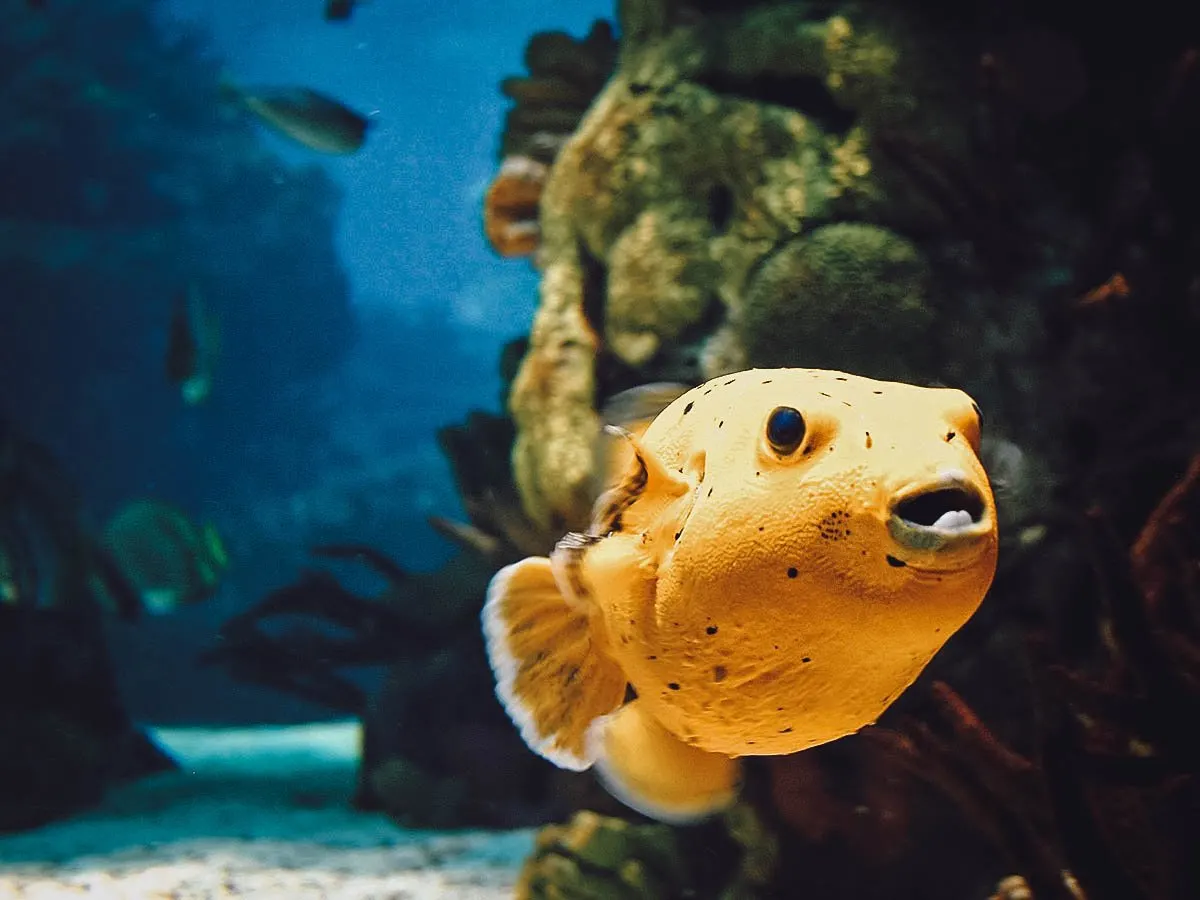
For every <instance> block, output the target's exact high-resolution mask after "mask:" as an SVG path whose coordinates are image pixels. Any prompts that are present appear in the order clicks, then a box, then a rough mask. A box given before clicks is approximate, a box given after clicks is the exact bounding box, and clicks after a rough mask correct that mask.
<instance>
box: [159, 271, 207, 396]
mask: <svg viewBox="0 0 1200 900" xmlns="http://www.w3.org/2000/svg"><path fill="white" fill-rule="evenodd" d="M219 352H220V329H219V326H218V323H217V319H216V317H215V316H214V315H213V314H212V313H211V312H210V311H209V310H208V308H207V306H206V304H205V303H204V298H203V296H202V295H201V292H200V289H199V288H198V287H197V286H196V285H195V284H189V285H188V287H187V288H186V289H185V290H183V291H181V292H180V294H179V295H178V296H177V297H176V298H175V303H174V306H173V307H172V310H171V324H170V327H169V330H168V333H167V350H166V358H165V360H164V369H165V372H166V376H167V380H168V381H169V382H170V383H171V384H174V385H176V386H178V388H179V391H180V394H181V395H182V397H183V400H184V402H185V403H187V404H189V405H195V404H198V403H202V402H204V401H205V400H207V399H208V396H209V394H210V393H211V392H212V379H213V372H214V369H215V367H216V362H217V356H218V354H219Z"/></svg>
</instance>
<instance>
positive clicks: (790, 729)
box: [779, 725, 792, 734]
mask: <svg viewBox="0 0 1200 900" xmlns="http://www.w3.org/2000/svg"><path fill="white" fill-rule="evenodd" d="M779 733H780V734H791V733H792V726H791V725H789V726H788V727H787V728H784V729H782V730H781V731H780V732H779Z"/></svg>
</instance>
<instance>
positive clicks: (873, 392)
mask: <svg viewBox="0 0 1200 900" xmlns="http://www.w3.org/2000/svg"><path fill="white" fill-rule="evenodd" d="M871 393H872V394H876V395H879V394H882V393H883V391H871Z"/></svg>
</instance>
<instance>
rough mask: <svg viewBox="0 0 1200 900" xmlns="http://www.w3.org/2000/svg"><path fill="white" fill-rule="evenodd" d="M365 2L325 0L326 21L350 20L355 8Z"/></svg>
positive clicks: (361, 0)
mask: <svg viewBox="0 0 1200 900" xmlns="http://www.w3.org/2000/svg"><path fill="white" fill-rule="evenodd" d="M363 2H364V0H325V21H327V22H345V21H348V20H349V18H350V16H351V15H352V14H353V13H354V10H355V8H356V7H359V6H362V5H363Z"/></svg>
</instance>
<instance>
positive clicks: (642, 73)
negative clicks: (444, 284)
mask: <svg viewBox="0 0 1200 900" xmlns="http://www.w3.org/2000/svg"><path fill="white" fill-rule="evenodd" d="M620 15H621V22H620V29H619V31H620V34H621V35H622V40H621V45H620V51H619V54H618V57H617V65H616V69H615V71H614V73H613V75H612V77H611V78H610V79H609V81H608V83H607V85H606V86H605V87H604V88H603V90H602V91H601V92H600V94H599V96H598V97H596V99H595V101H594V102H593V103H592V105H591V106H590V108H589V109H588V111H587V113H586V114H585V115H584V117H583V119H582V121H581V122H580V124H579V128H578V129H577V130H576V131H575V133H574V134H573V135H572V136H571V137H570V138H569V139H568V140H567V142H566V143H565V145H564V146H563V147H562V150H561V152H560V153H559V154H558V156H557V157H556V159H555V160H554V163H553V165H552V166H551V168H550V170H549V173H548V175H547V178H546V182H545V186H544V190H543V193H542V196H541V199H540V223H539V224H540V231H541V246H540V249H539V263H540V265H541V266H542V267H543V279H542V284H541V288H540V292H541V303H540V307H539V310H538V312H537V314H536V317H535V320H534V324H533V335H532V338H531V341H530V347H529V350H528V353H527V354H526V356H525V359H524V360H523V362H522V365H521V369H520V371H519V372H518V375H517V377H516V379H515V381H514V384H513V389H512V392H511V394H510V398H509V406H510V409H511V411H512V413H513V417H514V420H515V422H516V426H517V439H516V442H515V444H514V449H513V467H514V472H515V480H516V483H517V486H518V488H519V490H520V493H521V497H522V501H523V504H524V507H525V511H526V513H527V514H528V515H529V516H530V518H531V519H533V520H534V521H535V522H538V523H539V524H542V525H548V524H550V523H554V522H557V523H562V524H564V525H572V524H574V525H578V524H580V523H581V522H583V521H586V517H587V513H588V510H589V508H590V502H591V498H592V485H593V481H594V469H595V460H594V444H595V439H596V433H597V429H598V427H599V424H600V423H599V419H598V418H597V416H596V413H595V408H596V405H597V401H598V400H599V401H602V400H603V396H604V395H605V393H606V392H607V385H606V384H605V383H604V379H603V377H602V375H601V374H600V369H601V368H603V365H604V364H605V361H606V360H610V361H612V363H613V364H615V365H616V366H618V367H619V368H620V369H621V371H624V372H628V373H632V374H633V375H638V376H641V377H643V378H644V379H646V380H649V379H653V378H661V377H662V371H661V370H662V369H663V368H670V369H671V377H674V378H678V377H680V375H683V376H685V377H690V378H692V379H693V380H696V381H699V380H703V379H704V378H707V377H713V376H715V375H717V374H720V372H721V371H726V370H728V369H729V368H744V367H746V366H755V365H818V364H821V363H817V362H815V361H814V360H813V359H812V358H811V357H808V356H805V348H809V347H811V348H825V347H828V346H831V345H836V344H837V343H840V342H839V341H837V339H838V338H839V337H844V335H845V329H844V326H843V324H842V323H843V322H844V320H845V318H846V317H847V316H849V315H854V316H858V315H859V314H860V313H861V314H863V315H865V316H870V317H871V319H870V321H869V322H867V323H865V324H864V325H863V326H862V327H863V334H864V335H866V336H868V337H870V340H869V341H867V344H868V345H869V346H863V347H859V348H856V349H857V350H859V351H861V357H862V358H863V359H864V360H867V361H868V363H869V364H867V365H865V366H860V369H861V370H862V371H864V372H865V373H869V374H879V375H884V376H892V377H899V376H901V375H905V374H909V373H912V372H924V371H925V370H926V366H925V364H924V360H922V359H919V358H917V359H910V358H909V357H908V354H910V353H916V354H918V355H919V354H921V353H923V352H925V351H924V350H923V348H922V345H923V341H922V340H921V338H922V337H923V335H924V331H925V329H927V328H928V327H929V325H930V321H931V318H932V315H933V311H932V310H931V309H930V308H929V307H928V305H927V301H928V299H929V297H928V293H929V292H930V291H931V290H932V281H933V279H932V278H931V274H930V267H929V264H928V262H926V261H925V260H924V258H923V255H922V250H921V249H920V247H919V246H918V245H917V243H916V242H915V241H914V240H913V239H911V238H909V237H907V236H906V235H907V234H915V233H920V234H922V235H928V234H931V233H932V234H936V233H939V232H940V231H945V230H947V229H948V227H949V225H950V219H949V218H948V216H947V214H946V212H945V210H944V209H943V208H942V207H941V205H940V204H939V203H938V202H936V200H934V199H931V196H930V194H929V191H928V190H926V189H925V186H924V184H923V183H922V182H921V181H920V179H914V178H913V177H912V175H911V171H910V168H911V167H909V166H907V165H902V164H898V163H897V162H896V161H895V158H894V156H895V155H894V154H892V155H889V154H888V153H885V152H883V149H882V148H884V147H890V146H892V145H893V144H895V143H896V142H897V140H898V139H897V136H900V138H904V137H906V136H911V137H912V138H913V140H916V139H917V138H918V137H919V143H920V146H921V147H922V149H923V150H925V151H927V152H928V153H929V154H931V155H933V156H935V157H936V158H938V159H941V158H957V157H959V156H961V155H962V153H963V150H964V147H965V146H966V143H967V141H966V131H965V126H964V124H963V123H964V122H965V121H967V119H968V118H969V117H968V116H966V115H965V114H964V113H963V111H962V110H963V107H964V105H965V104H964V102H963V101H962V100H961V99H960V98H959V96H958V94H957V91H958V90H959V86H960V85H961V84H963V80H962V79H961V78H959V77H957V75H958V70H957V69H956V66H957V65H958V61H959V57H958V55H957V54H956V53H955V52H953V48H952V47H948V46H943V45H942V44H940V43H938V40H937V39H936V38H935V37H926V36H925V35H924V32H923V31H922V30H921V29H920V28H919V27H917V24H916V23H914V22H912V21H910V20H908V19H905V18H903V17H900V16H897V15H896V14H895V13H894V12H892V11H888V10H882V9H878V8H876V7H867V6H855V5H846V6H844V7H842V8H840V9H839V10H838V11H837V12H836V13H835V14H834V15H832V16H828V17H827V18H819V17H817V16H816V15H815V14H814V13H813V11H812V10H810V9H809V8H808V7H806V6H802V5H800V4H771V5H761V6H756V7H752V8H750V9H749V10H745V11H741V12H736V13H731V14H711V15H708V16H700V15H695V14H690V15H684V14H683V12H682V11H680V10H676V9H674V8H673V7H672V6H671V5H669V4H662V3H650V2H642V3H632V2H629V3H624V4H621V8H620ZM900 143H903V141H900ZM831 223H838V224H837V225H833V224H831ZM822 226H824V227H822ZM894 229H898V230H894ZM900 231H903V232H904V234H902V233H900ZM857 254H863V258H862V259H859V258H858V256H857ZM876 278H885V279H893V278H894V279H895V280H893V281H891V283H888V284H881V285H878V287H877V289H873V288H871V287H870V286H869V285H870V282H872V281H873V280H874V279H876ZM842 291H847V292H848V295H843V294H842ZM827 305H832V306H831V308H829V309H823V307H824V306H827ZM893 307H895V308H893ZM779 323H786V328H784V329H782V331H778V330H777V326H778V325H779ZM772 330H776V331H777V333H774V334H768V332H769V331H772ZM854 333H857V332H854ZM888 334H897V335H899V336H900V337H899V338H897V340H896V341H895V342H894V343H893V345H892V346H890V347H888V346H885V341H883V340H882V339H883V338H886V336H887V335H888ZM900 338H903V341H902V340H901V339H900ZM680 342H684V343H687V344H688V345H689V346H691V347H692V352H690V353H689V354H686V358H687V359H690V360H692V362H691V363H690V367H691V370H690V371H687V372H683V373H680V372H678V371H676V368H677V367H676V363H677V361H678V358H680V354H679V353H678V350H679V347H678V345H679V344H680ZM710 342H716V343H715V344H714V345H713V346H709V343H710ZM902 343H903V344H904V346H901V344H902ZM789 345H790V346H791V350H790V351H789V349H788V347H789ZM914 348H915V349H914ZM885 351H886V352H885ZM814 352H815V350H814ZM735 361H736V365H735V364H734V362H735ZM852 364H853V361H850V362H839V365H845V366H851V365H852ZM713 367H715V370H714V368H713ZM630 377H632V375H631V376H630Z"/></svg>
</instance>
